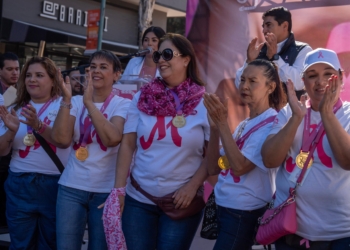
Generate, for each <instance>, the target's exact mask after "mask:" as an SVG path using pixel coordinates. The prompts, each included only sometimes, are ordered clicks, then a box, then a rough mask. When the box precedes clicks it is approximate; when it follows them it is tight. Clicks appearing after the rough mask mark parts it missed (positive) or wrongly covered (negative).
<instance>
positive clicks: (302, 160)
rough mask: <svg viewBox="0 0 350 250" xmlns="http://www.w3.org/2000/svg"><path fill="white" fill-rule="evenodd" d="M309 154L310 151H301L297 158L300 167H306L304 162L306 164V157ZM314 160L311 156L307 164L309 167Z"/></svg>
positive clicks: (296, 161)
mask: <svg viewBox="0 0 350 250" xmlns="http://www.w3.org/2000/svg"><path fill="white" fill-rule="evenodd" d="M308 156H309V152H303V151H300V153H299V154H298V155H297V157H296V158H295V163H296V164H297V166H298V168H300V169H302V168H303V167H304V164H305V162H306V159H307V157H308ZM313 162H314V161H313V159H312V158H311V159H310V161H309V164H308V165H307V167H308V168H309V167H311V165H312V163H313Z"/></svg>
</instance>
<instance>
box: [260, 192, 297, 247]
mask: <svg viewBox="0 0 350 250" xmlns="http://www.w3.org/2000/svg"><path fill="white" fill-rule="evenodd" d="M296 231H297V214H296V203H295V189H294V188H291V189H290V195H289V197H288V199H287V200H286V201H284V202H283V203H282V204H281V205H279V206H278V207H276V208H272V209H268V210H266V212H265V213H264V215H263V216H262V217H260V218H259V229H258V233H257V235H256V240H257V242H258V243H260V244H262V245H269V244H271V243H273V242H275V241H276V240H277V239H279V238H280V237H282V236H284V235H287V234H294V233H295V232H296Z"/></svg>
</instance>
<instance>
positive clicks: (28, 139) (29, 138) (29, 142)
mask: <svg viewBox="0 0 350 250" xmlns="http://www.w3.org/2000/svg"><path fill="white" fill-rule="evenodd" d="M35 141H36V138H35V136H34V135H33V134H26V135H25V136H24V138H23V144H24V145H26V146H28V147H31V146H33V145H34V143H35Z"/></svg>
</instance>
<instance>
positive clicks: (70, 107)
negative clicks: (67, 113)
mask: <svg viewBox="0 0 350 250" xmlns="http://www.w3.org/2000/svg"><path fill="white" fill-rule="evenodd" d="M60 107H62V108H67V109H72V107H73V106H72V104H71V103H67V102H64V101H61V102H60Z"/></svg>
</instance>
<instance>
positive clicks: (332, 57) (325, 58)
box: [303, 48, 341, 72]
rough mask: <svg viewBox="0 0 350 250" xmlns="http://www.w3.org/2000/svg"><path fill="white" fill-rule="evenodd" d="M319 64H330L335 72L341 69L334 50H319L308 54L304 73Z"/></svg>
mask: <svg viewBox="0 0 350 250" xmlns="http://www.w3.org/2000/svg"><path fill="white" fill-rule="evenodd" d="M317 63H325V64H328V65H329V66H331V67H332V68H333V69H335V70H339V69H341V67H340V62H339V59H338V56H337V54H336V53H335V52H334V51H333V50H329V49H323V48H318V49H315V50H312V51H310V52H309V53H307V54H306V57H305V61H304V69H303V72H305V71H306V70H307V69H308V68H309V67H311V66H312V65H314V64H317Z"/></svg>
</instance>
